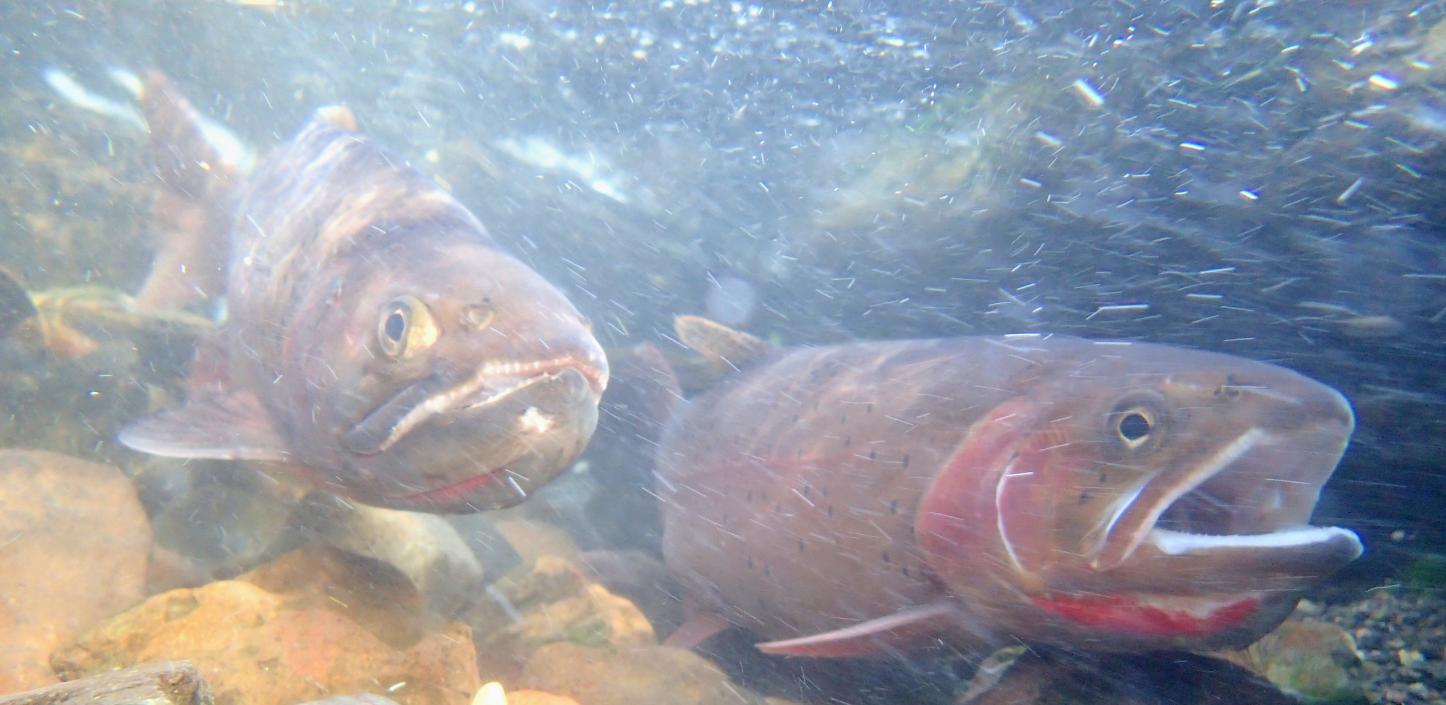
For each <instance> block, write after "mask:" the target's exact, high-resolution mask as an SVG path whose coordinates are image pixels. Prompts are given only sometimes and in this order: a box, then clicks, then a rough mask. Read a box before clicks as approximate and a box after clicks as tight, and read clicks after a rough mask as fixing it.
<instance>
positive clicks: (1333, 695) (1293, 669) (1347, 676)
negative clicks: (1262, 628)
mask: <svg viewBox="0 0 1446 705" xmlns="http://www.w3.org/2000/svg"><path fill="white" fill-rule="evenodd" d="M1226 658H1229V659H1230V660H1232V661H1234V662H1236V663H1239V664H1240V665H1242V666H1245V667H1246V668H1249V669H1250V670H1252V671H1255V672H1256V673H1258V674H1260V675H1261V676H1264V677H1265V678H1266V679H1268V680H1269V681H1270V682H1271V683H1274V684H1275V685H1277V686H1279V687H1280V688H1281V689H1282V690H1285V691H1286V692H1288V693H1291V694H1292V695H1295V696H1296V697H1298V698H1300V699H1301V700H1302V701H1304V702H1307V703H1331V704H1341V705H1344V704H1347V703H1363V702H1365V691H1364V689H1363V688H1362V684H1361V680H1360V677H1359V674H1360V667H1361V658H1360V654H1359V653H1358V652H1357V651H1356V643H1355V640H1354V639H1352V638H1351V635H1350V633H1349V632H1347V631H1346V630H1345V629H1343V628H1341V627H1340V626H1339V625H1335V624H1331V623H1329V622H1321V621H1317V620H1314V619H1292V620H1290V621H1287V622H1285V623H1284V624H1281V625H1280V627H1279V628H1278V629H1276V630H1275V631H1274V632H1271V633H1270V634H1267V635H1265V637H1264V638H1263V639H1261V640H1260V641H1257V642H1255V643H1254V644H1251V645H1250V646H1249V647H1247V648H1245V649H1242V650H1240V651H1236V652H1232V653H1230V654H1228V655H1227V656H1226Z"/></svg>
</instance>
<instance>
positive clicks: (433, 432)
mask: <svg viewBox="0 0 1446 705" xmlns="http://www.w3.org/2000/svg"><path fill="white" fill-rule="evenodd" d="M559 352H560V351H559ZM442 379H443V376H441V375H432V376H430V377H428V378H424V379H422V380H419V381H417V382H415V383H413V384H412V385H410V386H409V387H408V388H406V389H404V390H402V391H400V392H398V393H396V394H394V395H392V397H391V398H390V399H389V400H387V401H386V402H383V403H382V404H381V405H379V406H378V407H376V409H374V410H373V411H372V412H371V413H369V414H368V415H367V416H366V417H364V418H363V419H362V420H361V421H360V422H358V423H356V424H355V425H353V426H352V427H350V428H349V429H347V430H346V431H345V432H344V433H343V434H342V436H341V443H342V447H343V448H345V449H346V450H347V451H348V452H349V453H353V454H354V456H355V457H357V459H358V460H357V465H358V467H361V466H363V464H365V467H369V468H371V469H370V470H368V471H366V477H370V478H373V479H372V480H371V481H368V482H366V484H367V485H369V486H370V489H367V490H363V492H362V493H363V494H364V495H365V499H366V501H368V502H370V503H373V504H379V505H382V506H388V507H392V508H398V509H412V510H425V511H432V512H470V511H479V510H483V509H491V508H499V507H503V506H510V505H512V504H516V503H518V502H520V501H522V500H524V499H526V498H527V496H528V495H529V494H531V492H532V491H533V490H534V489H535V488H536V487H538V486H539V485H541V484H543V483H545V482H547V481H548V480H549V479H551V477H553V476H555V475H556V474H557V473H559V472H561V471H562V470H563V469H565V468H566V467H567V465H568V464H570V463H571V462H572V460H573V458H575V457H576V455H577V454H578V453H579V452H581V450H582V448H583V446H585V445H586V443H587V441H588V439H589V438H590V437H591V435H592V431H593V429H594V428H595V426H596V423H597V404H598V399H599V397H600V395H601V393H602V391H603V390H604V389H605V388H606V386H607V382H608V366H607V361H606V358H605V357H604V356H603V353H602V351H601V349H600V348H597V347H596V345H595V344H594V345H593V346H590V347H583V348H582V349H581V350H580V351H579V352H576V353H568V354H557V355H554V356H552V357H547V358H541V359H536V360H530V361H509V362H501V361H488V362H484V363H482V364H480V365H478V367H477V368H476V369H474V370H473V371H472V372H471V373H470V374H468V375H465V376H464V377H462V378H461V379H460V380H457V379H456V378H455V376H453V378H452V379H453V380H455V381H452V382H451V383H450V384H445V383H441V382H440V380H442Z"/></svg>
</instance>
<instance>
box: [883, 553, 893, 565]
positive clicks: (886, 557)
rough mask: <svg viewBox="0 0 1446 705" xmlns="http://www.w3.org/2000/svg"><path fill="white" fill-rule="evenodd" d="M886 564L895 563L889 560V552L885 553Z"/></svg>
mask: <svg viewBox="0 0 1446 705" xmlns="http://www.w3.org/2000/svg"><path fill="white" fill-rule="evenodd" d="M884 562H885V563H893V561H892V560H890V559H889V552H888V551H884Z"/></svg>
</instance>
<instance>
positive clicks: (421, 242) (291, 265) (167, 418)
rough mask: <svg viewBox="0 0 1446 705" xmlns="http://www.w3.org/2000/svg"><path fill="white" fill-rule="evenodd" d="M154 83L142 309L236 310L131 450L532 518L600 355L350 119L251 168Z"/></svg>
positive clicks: (598, 371)
mask: <svg viewBox="0 0 1446 705" xmlns="http://www.w3.org/2000/svg"><path fill="white" fill-rule="evenodd" d="M137 83H138V85H137V88H138V89H139V95H140V99H141V106H142V109H143V112H144V116H145V121H146V123H147V124H148V126H149V129H150V133H151V142H152V146H153V152H154V154H155V157H156V172H157V175H158V176H159V177H160V180H161V181H162V183H163V184H164V188H163V191H162V193H161V195H160V197H159V198H158V200H157V202H156V204H155V215H156V220H157V222H158V224H160V226H161V229H162V234H163V235H165V236H166V240H165V241H164V242H163V243H162V245H161V248H160V250H159V252H158V253H157V255H156V262H155V265H154V268H153V270H152V274H151V277H150V279H149V280H148V281H147V282H146V285H145V286H144V287H143V289H142V290H141V292H140V293H139V294H138V295H137V297H136V301H137V305H138V306H142V307H152V308H156V307H173V306H178V305H185V304H187V303H191V302H193V301H195V300H196V299H198V298H201V297H205V296H207V295H224V298H225V302H226V309H227V314H226V318H225V321H224V322H223V323H222V324H221V325H220V327H219V328H218V330H217V331H216V334H215V335H214V336H213V337H212V338H211V339H210V340H207V341H203V342H202V344H201V346H200V351H199V353H198V356H197V360H196V362H195V369H194V370H193V379H194V380H195V384H194V385H193V389H192V390H191V393H190V395H189V397H188V399H187V401H186V402H185V404H184V405H182V406H180V407H178V408H175V409H171V410H167V411H163V412H161V413H159V414H157V415H155V416H153V417H151V418H148V419H145V420H142V421H140V422H139V423H137V424H135V425H133V426H131V427H129V428H127V429H125V430H124V431H123V432H122V433H121V436H120V440H121V441H122V442H123V443H124V444H125V445H127V446H129V447H131V448H133V449H136V450H139V451H143V452H147V453H152V454H156V455H162V456H170V457H177V458H224V459H249V460H257V461H268V462H278V463H285V464H286V466H287V467H288V468H291V469H293V470H295V471H297V472H299V473H301V474H302V475H304V476H306V477H308V478H309V479H310V480H312V481H313V482H314V483H315V484H316V485H318V486H319V487H321V488H323V489H325V490H328V491H331V492H334V493H336V494H340V495H344V496H347V497H351V498H354V499H357V500H360V501H362V502H365V503H367V504H372V505H377V506H382V507H390V508H396V509H409V510H420V511H430V512H464V511H478V510H484V509H492V508H499V507H505V506H509V505H513V504H516V503H518V502H520V501H522V500H523V499H525V498H526V497H527V496H528V495H529V494H530V493H531V492H532V491H533V490H534V489H536V488H537V487H539V486H541V485H542V484H544V483H546V482H547V481H549V480H550V479H552V478H553V477H554V476H556V475H557V474H559V473H560V472H561V471H562V470H564V469H565V468H566V467H567V466H568V465H569V464H570V463H571V462H572V461H573V459H574V458H576V456H577V455H578V454H579V453H580V452H581V450H582V448H583V447H584V446H585V445H586V444H587V442H588V439H589V438H590V437H591V435H592V432H593V429H594V428H595V426H596V424H597V406H598V400H599V397H600V395H601V394H602V392H603V389H604V388H605V387H606V385H607V381H608V366H607V361H606V359H605V357H604V354H603V351H602V349H601V348H600V346H599V345H598V343H597V341H596V340H595V339H594V338H593V335H592V333H591V330H590V327H589V325H588V323H587V321H586V320H585V319H584V318H583V316H582V315H580V314H579V313H578V311H577V309H576V308H574V307H573V305H572V303H571V302H569V301H568V299H567V298H566V297H565V296H564V295H563V293H562V292H561V291H559V290H558V289H557V288H556V287H554V286H553V285H552V284H550V283H548V282H547V281H546V280H544V279H543V278H542V277H541V276H540V275H538V274H537V273H536V272H535V271H533V270H532V269H531V268H529V267H528V266H527V265H525V264H523V263H522V262H521V261H519V260H518V259H516V258H514V257H513V256H511V255H509V254H507V253H506V252H504V251H502V250H501V249H500V248H499V247H498V246H497V244H496V243H495V242H494V241H493V240H492V238H491V237H490V236H489V235H488V233H487V231H486V229H485V228H483V226H482V224H481V223H480V222H478V220H477V219H476V218H475V217H474V216H473V215H472V214H471V213H470V212H469V211H468V210H467V209H466V208H465V207H464V206H462V204H460V203H459V202H458V201H457V200H456V199H454V198H453V197H452V196H451V195H449V194H448V193H447V192H446V191H444V190H443V189H442V188H441V187H440V186H438V185H437V184H436V183H435V182H434V181H432V180H431V179H429V178H427V177H426V176H424V175H422V174H421V173H420V172H418V171H416V170H415V169H413V168H411V167H410V166H408V165H406V164H405V163H404V162H402V161H400V160H398V159H396V158H394V157H392V156H390V155H388V154H387V153H386V152H385V151H383V150H382V149H381V148H379V147H378V146H377V145H376V144H375V143H374V142H373V141H372V140H371V139H370V138H368V137H367V136H366V135H364V134H362V133H361V132H359V131H358V130H357V128H356V124H355V120H354V118H353V117H352V115H351V113H350V112H349V111H347V110H346V109H344V108H328V109H323V110H321V111H318V113H317V115H316V117H315V118H314V119H313V120H312V121H311V122H310V123H309V124H308V125H307V126H306V127H305V129H303V130H302V131H301V132H300V133H299V134H298V135H297V136H296V137H295V138H293V139H292V140H291V141H290V142H288V143H286V144H284V145H282V146H281V147H279V148H278V149H276V150H275V151H274V152H272V153H271V154H270V155H269V156H268V157H267V158H266V159H264V160H262V161H261V162H260V163H259V164H258V165H257V166H256V168H255V169H254V171H250V172H249V173H247V169H246V168H244V165H243V164H242V162H241V160H240V159H238V158H236V156H235V152H234V150H228V149H227V147H228V145H229V144H230V142H229V141H228V140H226V139H221V137H220V136H221V135H222V133H220V132H219V131H218V129H217V126H216V125H215V124H214V123H211V122H210V121H208V120H206V119H205V118H204V117H202V116H201V115H199V114H198V113H197V111H196V110H195V109H194V108H193V107H192V106H191V105H190V103H189V102H188V101H187V100H186V99H185V98H184V97H183V96H181V95H180V94H179V92H178V91H177V90H176V89H175V87H174V86H173V84H172V83H171V82H170V81H169V80H167V79H166V78H165V77H163V76H161V75H160V74H156V73H152V74H150V75H148V76H147V77H146V78H145V80H144V81H143V82H137ZM207 235H210V236H219V237H222V238H223V239H222V240H221V241H220V242H217V241H216V240H214V239H210V240H208V239H206V237H204V236H207Z"/></svg>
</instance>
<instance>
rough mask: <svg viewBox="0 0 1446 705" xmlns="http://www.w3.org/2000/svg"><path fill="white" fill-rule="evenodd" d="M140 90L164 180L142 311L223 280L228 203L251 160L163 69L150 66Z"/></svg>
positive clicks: (188, 299) (195, 296)
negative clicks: (225, 204)
mask: <svg viewBox="0 0 1446 705" xmlns="http://www.w3.org/2000/svg"><path fill="white" fill-rule="evenodd" d="M139 97H140V101H141V111H142V114H143V115H144V116H145V119H146V125H147V127H148V128H149V130H150V135H151V153H152V158H153V159H154V160H155V167H156V176H157V177H158V178H159V179H160V182H161V187H162V188H161V190H160V192H159V193H158V194H157V195H156V199H155V201H154V203H153V204H152V206H151V215H152V219H153V221H154V229H155V232H156V235H157V238H158V242H157V247H156V253H155V258H154V260H153V261H152V263H151V272H150V275H149V276H148V277H147V278H146V282H145V284H144V285H143V286H142V287H141V291H140V293H138V294H136V297H135V305H136V307H137V308H138V309H140V310H143V311H154V310H158V309H164V308H181V307H185V306H188V305H190V304H193V303H196V302H198V301H202V300H204V299H207V298H209V297H211V296H213V295H215V294H217V293H219V292H220V291H221V290H222V288H223V286H224V284H225V266H224V265H225V256H226V253H227V251H228V249H229V248H228V247H227V246H226V243H225V242H224V238H225V236H226V230H227V228H228V227H229V223H228V222H227V220H226V213H225V212H224V210H223V204H224V203H225V202H226V200H227V194H228V193H229V192H230V190H231V189H232V188H233V187H234V186H235V184H236V182H237V181H238V179H239V178H240V176H241V174H242V172H243V171H244V170H245V168H246V167H247V166H248V164H249V153H248V152H247V151H246V150H245V148H244V147H242V146H240V141H239V140H236V138H235V137H234V136H233V135H231V134H230V133H229V132H227V131H226V130H225V129H224V128H222V127H220V126H219V125H217V124H216V123H214V122H211V121H210V120H207V119H206V118H205V117H204V116H203V115H201V114H200V112H198V111H197V110H196V109H195V107H193V106H192V105H191V102H190V101H189V100H187V99H186V97H185V96H184V95H182V94H181V92H180V91H179V90H178V89H177V88H176V86H175V84H174V83H172V82H171V80H170V79H169V78H166V76H164V75H163V74H161V73H159V72H155V71H152V72H149V73H148V74H147V75H146V76H145V78H144V80H143V82H142V84H141V93H140V96H139Z"/></svg>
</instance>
